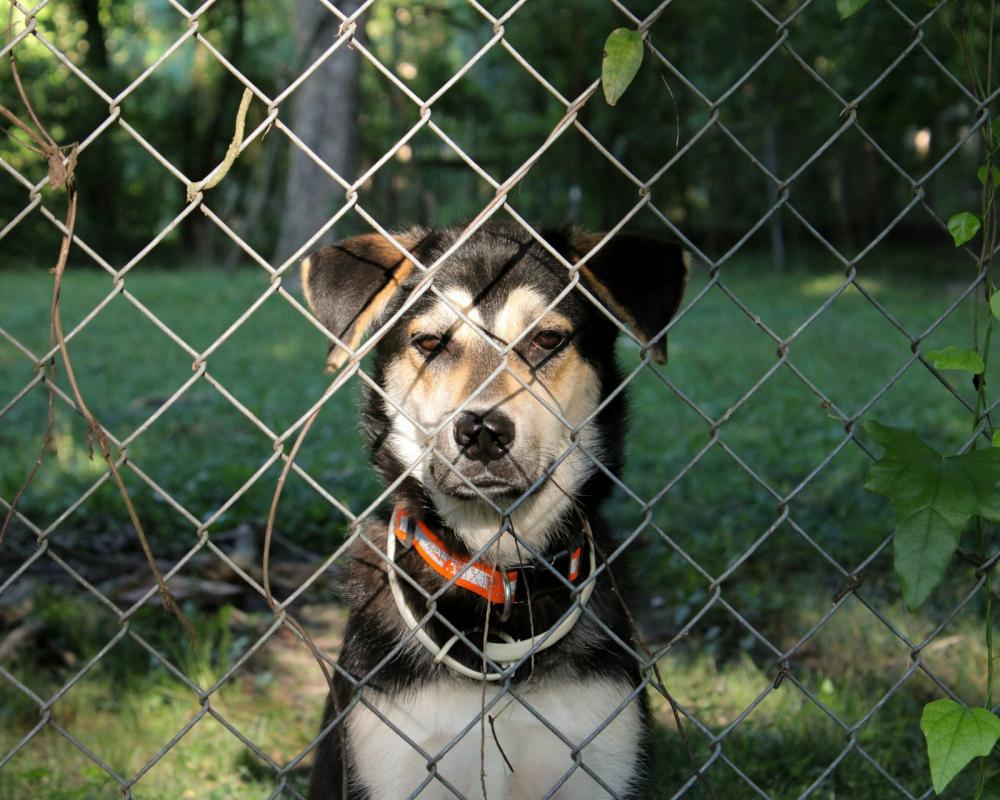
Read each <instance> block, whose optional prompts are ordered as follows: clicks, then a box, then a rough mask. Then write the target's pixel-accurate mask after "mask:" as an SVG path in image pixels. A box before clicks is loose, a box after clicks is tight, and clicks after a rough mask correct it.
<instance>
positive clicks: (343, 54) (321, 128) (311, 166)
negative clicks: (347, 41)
mask: <svg viewBox="0 0 1000 800" xmlns="http://www.w3.org/2000/svg"><path fill="white" fill-rule="evenodd" d="M359 4H360V3H359V0H343V1H342V2H338V3H337V7H338V8H339V9H340V10H341V11H342V12H343V13H344V14H351V13H353V12H354V11H355V9H357V7H358V5H359ZM339 27H340V20H339V19H338V18H337V17H335V16H334V15H333V14H331V13H330V12H329V11H327V10H326V9H325V8H324V7H323V6H322V5H321V4H319V3H317V2H315V0H296V29H297V32H298V40H299V48H300V52H301V53H302V54H303V58H302V62H301V63H302V68H303V69H306V68H308V66H309V65H310V64H312V63H313V62H314V61H315V60H316V59H317V58H319V56H320V55H321V54H322V53H323V52H325V51H326V50H327V49H328V48H329V47H330V45H332V44H333V43H334V42H335V41H336V38H337V30H338V29H339ZM362 28H363V23H361V22H359V24H358V30H359V31H360V30H361V29H362ZM358 59H359V56H358V54H357V53H356V52H355V51H354V50H351V49H350V48H348V47H347V46H346V45H343V46H341V47H340V48H339V49H338V50H337V51H336V52H335V53H334V54H333V55H331V56H330V57H329V58H328V59H327V60H326V61H324V62H323V64H322V65H320V67H319V68H318V69H317V70H316V71H315V72H314V73H313V74H312V75H310V76H309V78H308V79H307V80H306V81H305V83H303V84H302V85H301V86H300V87H298V89H296V90H295V92H293V93H292V96H291V97H290V98H289V100H288V101H286V102H285V103H283V104H282V107H281V117H282V119H283V120H285V122H286V124H287V125H288V126H289V127H290V128H291V129H292V130H293V131H294V132H295V135H296V136H298V137H299V138H300V139H301V140H302V142H303V143H304V144H305V145H306V146H307V147H308V148H309V149H310V150H312V151H313V152H314V153H315V154H316V155H317V156H319V157H320V158H321V159H322V160H323V161H324V162H325V163H326V164H327V165H328V166H330V167H331V168H332V169H333V170H334V171H335V172H336V173H337V174H338V175H340V176H341V177H343V178H345V179H346V180H348V181H353V180H354V179H355V178H356V177H357V172H358V170H357V163H356V159H355V144H356V141H355V140H356V131H357V105H358ZM289 105H291V108H290V109H289V108H288V106H289ZM289 111H290V112H291V113H290V114H289ZM289 120H290V121H289ZM289 148H290V149H289V156H288V165H287V171H286V174H285V193H284V203H283V205H282V209H281V227H280V233H279V235H278V245H277V248H276V250H275V253H274V263H275V264H276V265H277V264H281V263H283V262H284V261H285V260H286V259H287V258H289V257H290V256H292V255H293V254H294V253H295V252H296V251H298V250H299V248H301V247H302V246H303V245H304V244H305V243H306V242H307V241H308V240H309V239H310V238H311V237H312V236H313V235H314V234H315V233H316V232H317V231H318V230H319V229H320V228H321V227H322V226H323V225H324V224H325V223H326V222H327V221H328V220H329V219H330V217H331V216H332V215H333V214H334V213H335V212H336V211H337V209H339V208H340V207H341V206H342V205H343V204H344V202H345V198H346V193H345V191H344V189H343V187H341V186H340V184H338V183H336V182H335V181H334V180H333V179H332V178H330V177H329V176H328V175H327V174H326V173H325V172H323V170H322V169H320V167H319V166H317V165H316V164H315V163H314V162H313V160H312V159H311V158H310V157H309V156H307V155H306V154H305V153H304V152H302V150H300V149H299V147H298V146H297V145H295V144H293V143H291V142H289ZM324 238H326V239H329V238H331V237H330V234H329V233H328V234H327V236H326V237H324Z"/></svg>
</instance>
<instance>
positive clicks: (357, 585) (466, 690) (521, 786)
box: [303, 224, 687, 800]
mask: <svg viewBox="0 0 1000 800" xmlns="http://www.w3.org/2000/svg"><path fill="white" fill-rule="evenodd" d="M460 233H461V229H458V228H454V229H440V230H429V231H418V230H414V231H409V232H407V233H404V234H400V235H398V236H397V237H396V239H397V241H398V242H399V243H400V244H402V245H403V246H404V247H405V248H406V250H407V251H409V252H410V253H411V254H412V255H413V256H414V257H415V258H416V259H418V260H419V261H420V263H421V264H423V265H430V264H432V263H434V262H435V261H436V260H437V259H438V258H439V256H440V255H441V254H443V253H445V252H446V251H447V250H448V249H449V248H450V247H451V246H452V245H453V244H454V243H455V241H456V240H457V237H458V236H459V234H460ZM603 239H604V237H602V236H600V235H591V234H582V233H579V232H575V231H571V232H563V233H558V234H545V241H546V243H547V245H548V247H545V246H543V245H542V244H540V243H539V242H537V241H535V240H534V239H533V238H532V237H531V236H530V235H529V234H527V233H526V232H524V231H522V230H519V229H516V228H512V227H505V226H501V225H497V224H489V225H487V226H485V227H483V228H481V229H480V230H478V231H477V232H476V233H475V234H473V235H472V236H471V238H469V239H468V240H467V241H466V242H465V243H463V244H462V245H461V246H460V247H459V248H458V249H457V250H455V251H454V252H453V253H452V254H451V255H450V256H449V257H448V258H447V259H446V260H445V262H444V264H443V267H442V268H441V269H440V271H438V272H437V274H436V275H435V276H434V280H433V286H434V287H436V288H435V290H434V291H426V290H425V291H422V292H421V291H419V290H420V289H422V288H423V287H422V286H421V285H420V284H421V279H422V276H423V273H422V272H421V271H420V270H419V269H418V268H417V267H416V266H415V265H414V263H413V262H412V261H411V260H409V259H407V258H405V257H404V256H403V255H401V253H400V251H399V250H398V249H397V248H396V247H394V246H393V245H392V244H391V243H390V242H389V241H388V240H387V239H386V238H384V237H382V236H379V235H367V236H358V237H355V238H352V239H347V240H346V241H343V242H341V243H340V244H337V245H334V246H332V247H327V248H325V249H323V250H320V251H319V252H317V253H314V254H313V255H312V256H310V257H309V258H308V259H306V261H305V262H304V264H303V285H304V289H305V292H306V296H307V299H308V301H309V304H310V306H311V307H312V309H313V311H314V312H315V314H316V316H317V318H318V319H319V320H320V321H321V322H322V323H323V325H324V326H326V328H327V329H328V330H329V331H330V332H331V333H333V334H334V335H335V336H336V337H337V338H338V339H339V340H340V341H341V342H342V343H343V344H345V345H347V346H348V347H349V348H351V349H354V348H356V347H357V346H358V345H359V344H360V343H361V342H362V341H363V339H364V337H365V336H366V334H367V333H369V332H370V331H372V330H374V329H376V328H378V327H379V326H381V325H384V324H386V323H387V322H391V325H390V327H389V330H388V331H387V332H386V333H385V335H384V336H383V337H382V339H381V340H380V341H379V343H378V345H377V348H376V351H375V352H376V360H375V367H374V375H373V378H374V383H375V384H376V385H377V386H378V387H379V390H375V389H372V388H371V387H369V388H368V389H366V393H365V408H364V427H365V430H366V433H367V436H368V440H369V443H370V445H371V448H372V456H373V461H374V465H375V468H376V469H377V470H378V472H379V473H380V475H381V477H382V478H383V480H384V481H385V482H386V484H387V485H392V486H395V487H396V488H395V492H394V497H393V508H392V509H391V514H390V515H389V517H388V518H383V519H381V520H379V521H377V522H372V523H370V524H369V525H368V526H367V527H366V528H365V529H364V530H362V531H361V532H360V534H361V535H360V536H359V538H358V541H357V542H356V543H355V546H354V549H353V550H352V554H351V559H350V564H349V566H348V568H347V579H346V586H347V594H348V597H349V602H350V617H349V621H348V626H347V631H346V635H345V640H344V647H343V651H342V653H341V655H340V660H339V667H340V668H341V670H342V672H341V671H338V675H337V677H336V678H335V692H334V697H331V698H330V700H329V701H328V704H327V711H326V719H325V723H324V724H325V728H324V730H325V731H326V736H325V738H324V739H323V740H322V742H321V743H320V744H319V745H318V749H317V753H316V763H315V767H314V769H313V774H312V785H311V790H310V798H311V800H336V799H338V798H341V797H344V796H346V797H350V798H355V799H357V800H360V799H362V798H364V799H365V800H401V798H406V797H418V796H419V797H421V798H445V797H448V798H451V797H466V798H479V797H482V796H483V795H484V793H485V794H486V796H487V797H488V798H489V800H522V799H523V800H528V798H540V797H556V798H567V799H569V798H572V800H588V799H589V798H606V797H619V798H633V797H639V796H641V795H642V793H643V788H644V773H645V771H646V770H645V763H644V762H645V758H646V756H645V753H646V743H647V738H648V736H647V728H648V722H647V716H648V715H647V707H646V701H645V693H644V691H643V688H642V687H643V686H644V683H643V676H642V675H641V673H640V668H639V665H638V663H637V660H636V658H635V656H634V642H633V641H632V634H631V628H630V625H629V624H628V619H627V616H626V614H625V612H624V609H623V605H622V604H623V602H624V600H623V599H622V597H621V596H620V594H619V592H618V590H617V587H616V586H614V585H613V584H612V581H611V580H610V579H609V575H608V572H607V570H606V568H605V567H604V562H603V557H602V555H603V554H605V553H607V552H609V551H610V550H611V549H613V548H612V546H611V544H612V543H611V539H610V534H609V531H608V528H607V525H606V523H605V522H604V520H602V519H601V516H600V505H601V503H602V502H603V501H604V499H605V498H606V496H607V495H608V493H609V490H610V484H611V481H610V479H609V477H608V475H609V474H612V475H614V474H617V473H618V471H619V469H620V468H621V462H622V450H623V435H624V423H625V402H624V395H623V393H622V392H617V391H616V390H617V389H618V387H619V382H620V377H621V376H620V372H619V368H618V366H617V364H616V359H615V340H616V338H617V334H618V328H617V327H616V325H615V324H614V323H613V322H612V318H614V319H617V320H620V321H621V322H622V323H623V324H624V325H625V326H627V327H628V328H629V329H630V330H631V331H632V332H634V333H635V335H636V336H637V337H638V338H639V339H640V340H641V341H643V342H644V343H645V345H646V347H648V348H649V350H650V352H651V354H652V355H653V357H654V358H656V359H657V360H660V361H662V360H663V359H664V358H665V355H666V349H665V348H666V345H665V340H664V339H663V338H662V337H661V338H660V339H658V340H656V339H652V337H656V336H657V334H659V332H660V331H661V330H662V329H663V327H664V326H665V325H666V324H667V323H668V322H669V320H670V319H671V317H672V316H673V314H674V313H675V311H676V310H677V308H678V305H679V303H680V300H681V296H682V294H683V291H684V286H685V283H686V278H687V269H686V266H685V263H684V260H683V257H682V252H681V250H680V249H679V248H678V247H677V246H676V245H673V244H670V243H667V242H663V241H660V240H657V239H652V238H648V237H644V236H637V235H630V234H619V235H616V236H614V237H612V238H610V239H608V240H607V241H604V242H603V244H602V246H601V247H600V249H599V250H597V251H596V252H594V253H592V254H591V255H590V257H589V258H586V259H585V260H584V262H583V263H582V264H581V265H580V267H579V276H580V285H581V286H582V287H585V289H586V290H587V293H589V295H590V296H589V297H588V296H587V295H586V294H585V293H584V292H583V291H581V290H580V289H579V288H578V287H576V286H573V287H570V273H569V271H568V270H567V269H566V267H565V265H564V264H561V263H560V262H559V261H558V260H557V259H556V258H554V257H553V256H552V254H551V253H550V252H549V249H548V248H551V249H552V250H554V251H555V252H558V253H560V254H562V255H563V256H564V257H565V259H566V260H567V261H569V262H571V263H576V262H579V261H580V260H581V259H583V258H584V257H585V256H587V254H588V253H589V252H590V251H591V249H592V248H593V247H594V246H595V245H597V244H598V243H601V242H602V240H603ZM414 289H418V291H416V292H415V291H414ZM595 301H596V302H595ZM346 356H347V353H346V351H345V350H343V349H342V348H338V347H336V346H334V345H331V354H330V359H329V365H330V366H331V367H333V368H337V367H339V366H341V365H342V364H343V362H344V361H345V359H346ZM404 476H405V477H404ZM390 563H391V564H392V565H393V566H391V567H390V566H389V564H390ZM614 567H615V576H614V577H615V578H616V579H617V584H618V587H621V586H624V585H626V584H627V578H626V577H625V576H624V575H623V574H622V573H621V570H620V569H619V567H618V562H617V561H616V562H615V564H614ZM487 628H488V636H484V633H483V631H484V629H487ZM630 650H631V651H632V652H630ZM484 652H485V658H484ZM347 676H350V677H347ZM484 707H485V717H486V718H488V723H487V722H485V721H484V719H483V708H484Z"/></svg>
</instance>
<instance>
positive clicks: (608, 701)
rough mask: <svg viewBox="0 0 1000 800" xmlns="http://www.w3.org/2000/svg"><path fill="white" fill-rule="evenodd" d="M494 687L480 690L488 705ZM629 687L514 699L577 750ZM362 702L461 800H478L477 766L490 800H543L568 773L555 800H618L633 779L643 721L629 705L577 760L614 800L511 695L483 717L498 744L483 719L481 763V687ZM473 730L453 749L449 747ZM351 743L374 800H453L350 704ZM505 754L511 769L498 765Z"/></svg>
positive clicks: (592, 685)
mask: <svg viewBox="0 0 1000 800" xmlns="http://www.w3.org/2000/svg"><path fill="white" fill-rule="evenodd" d="M497 692H498V689H496V688H495V687H492V686H491V687H487V690H486V702H487V703H489V702H490V701H491V699H492V698H493V697H495V696H496V694H497ZM630 692H631V688H630V687H628V686H627V685H624V684H613V683H609V682H606V681H599V680H589V681H573V682H570V681H556V680H553V681H547V682H544V683H540V684H538V685H536V686H529V687H522V688H521V689H519V690H518V693H519V695H520V696H521V697H522V698H523V699H524V701H525V703H527V704H529V705H530V706H531V707H532V708H533V709H534V710H535V712H537V714H538V715H539V716H541V717H542V718H543V719H545V720H546V721H547V722H548V724H549V725H550V726H551V727H552V728H554V729H555V730H557V731H559V734H561V736H562V737H564V738H565V739H567V740H569V742H571V743H572V746H573V747H577V746H579V745H580V744H581V743H582V742H583V741H584V740H586V739H587V738H588V737H589V736H591V735H592V734H593V733H594V731H596V730H597V729H598V728H599V727H600V726H601V725H602V724H603V723H604V722H605V721H606V720H608V719H609V718H611V717H612V716H613V715H614V713H615V711H616V710H617V708H618V706H619V705H620V704H621V703H622V702H624V700H625V698H626V697H627V696H628V695H629V693H630ZM365 696H366V698H367V699H368V702H369V703H371V705H373V706H374V707H375V708H377V709H378V712H379V713H380V714H382V715H383V716H384V717H386V718H387V719H389V720H390V721H391V722H392V724H393V725H395V726H396V727H398V728H399V729H400V730H401V731H402V732H404V733H405V734H406V736H407V737H409V738H410V739H411V740H412V741H413V742H414V743H415V744H417V745H418V746H419V747H421V748H422V749H423V750H424V751H425V752H426V753H427V756H428V757H429V758H430V759H438V760H437V761H436V766H437V772H438V774H440V776H441V777H443V778H444V779H445V780H447V781H448V783H450V784H451V785H452V786H453V787H454V788H455V789H456V790H457V791H458V792H460V793H461V795H462V796H463V797H465V798H468V800H478V798H481V797H482V796H483V789H482V784H481V778H480V769H481V767H482V766H485V772H486V789H487V796H488V798H489V800H527V798H537V797H543V796H545V795H547V794H548V793H549V792H550V791H551V790H552V788H553V787H554V786H556V784H559V783H560V782H561V781H563V778H564V777H566V776H567V773H570V774H569V776H568V777H567V778H566V780H565V782H563V783H562V784H561V785H560V787H559V789H558V790H557V791H556V793H555V795H554V797H555V798H557V800H597V799H598V798H602V799H603V798H609V797H614V796H622V795H624V794H625V793H626V792H627V791H628V789H629V786H630V785H631V784H632V782H633V781H634V780H635V779H636V778H637V777H638V775H637V772H638V765H637V755H638V747H639V739H640V735H641V728H642V724H641V721H640V717H639V709H638V707H637V705H636V704H635V703H632V704H630V705H628V706H627V707H626V708H625V709H624V710H622V712H621V713H620V714H618V715H617V716H615V717H614V719H613V720H612V721H611V722H610V723H609V724H608V726H607V727H606V728H604V729H603V730H602V731H601V732H600V734H599V735H598V736H596V737H595V738H594V740H593V741H591V742H589V743H588V744H587V746H586V747H585V748H584V749H583V750H582V751H581V760H582V763H584V764H586V765H587V767H588V768H589V769H590V770H591V771H593V772H594V774H596V775H598V776H599V777H600V779H601V781H603V782H604V783H605V784H606V785H607V786H608V787H610V788H611V790H612V791H613V792H614V795H611V794H608V792H607V791H606V790H605V789H604V788H603V787H602V786H601V785H600V784H599V783H597V782H596V781H595V780H594V779H593V778H591V777H590V775H588V774H587V772H586V771H584V770H582V769H580V768H579V767H576V766H575V763H574V761H573V758H572V756H571V746H570V745H568V744H566V742H565V741H563V739H561V738H560V737H559V736H557V735H556V734H555V733H554V732H553V731H552V730H550V729H549V728H548V727H546V726H545V725H544V724H543V723H542V722H541V721H540V720H539V719H538V717H537V716H535V714H533V713H532V712H531V711H529V710H528V709H527V708H526V706H525V705H524V704H522V703H521V702H520V700H518V699H517V698H515V697H513V696H512V695H510V694H508V695H506V696H505V697H502V698H501V699H500V701H499V702H498V703H497V704H496V705H494V706H493V707H492V708H491V709H489V710H488V711H487V715H488V716H490V717H493V720H494V722H493V727H494V728H495V730H496V740H494V737H493V733H492V731H491V728H490V724H489V721H488V720H487V722H486V731H485V756H484V758H483V759H481V757H480V748H481V746H482V742H483V739H482V734H481V731H480V724H479V715H480V709H481V707H482V705H481V704H482V688H481V686H479V685H476V684H474V683H471V682H468V681H460V680H456V679H444V680H441V681H438V682H435V683H433V684H431V685H429V686H425V687H423V688H421V689H417V690H414V691H409V692H404V693H402V694H400V695H395V696H389V695H385V694H381V693H379V692H376V691H374V690H366V694H365ZM470 725H471V727H470V729H469V730H468V731H467V732H465V733H464V734H463V735H461V737H460V738H459V739H458V741H457V743H455V744H454V745H453V746H452V742H453V740H454V739H455V738H456V737H457V736H459V734H460V733H461V732H462V731H463V730H464V729H465V728H466V727H467V726H470ZM347 737H348V746H349V747H350V748H351V752H352V754H353V757H354V763H355V765H356V772H357V777H358V779H359V781H360V783H362V784H363V785H364V786H365V787H366V788H367V789H368V791H369V793H370V795H371V797H372V798H378V799H379V800H395V798H403V797H410V796H416V797H420V798H421V800H444V798H449V800H450V799H451V798H454V797H455V795H454V794H453V793H452V792H451V791H450V790H449V789H448V788H447V787H446V786H445V785H444V784H443V783H442V782H441V781H440V780H438V779H436V778H431V779H430V781H429V782H428V783H427V784H426V785H425V786H424V787H423V788H422V790H421V791H420V792H419V793H418V794H416V795H414V794H413V793H414V792H416V791H417V790H418V788H420V787H421V784H422V783H424V781H426V780H427V778H428V775H429V774H430V773H429V772H428V766H427V762H428V760H429V759H428V757H425V756H423V755H421V754H420V753H419V752H418V751H417V750H415V749H414V748H413V747H412V746H411V745H410V744H409V743H408V742H407V741H406V740H405V739H403V738H402V737H400V735H399V734H398V733H396V732H395V731H394V730H393V729H392V728H391V727H389V726H388V725H387V724H385V722H383V721H382V719H380V718H379V716H378V715H377V714H375V713H373V712H372V711H371V710H370V709H368V708H367V707H365V706H364V705H360V704H359V705H357V706H356V707H355V708H354V710H353V711H352V712H351V713H350V715H349V716H348V718H347ZM497 742H499V744H500V747H501V748H503V752H504V753H505V754H506V756H507V758H508V759H509V760H510V763H511V766H513V768H514V772H513V773H512V772H511V771H510V770H509V769H508V768H507V766H506V764H505V763H504V759H503V756H502V755H501V753H500V749H499V748H498V747H497Z"/></svg>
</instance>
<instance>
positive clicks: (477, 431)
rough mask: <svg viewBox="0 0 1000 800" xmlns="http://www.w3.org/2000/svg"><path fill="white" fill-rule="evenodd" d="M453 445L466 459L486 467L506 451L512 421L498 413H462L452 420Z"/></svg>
mask: <svg viewBox="0 0 1000 800" xmlns="http://www.w3.org/2000/svg"><path fill="white" fill-rule="evenodd" d="M455 441H456V442H457V443H458V446H459V447H460V448H461V449H462V453H463V454H464V455H465V456H466V457H467V458H471V459H472V460H473V461H481V462H482V463H483V464H488V463H489V462H491V461H496V460H497V459H499V458H500V457H501V456H503V455H504V454H505V453H506V452H507V450H508V449H509V448H510V443H511V442H513V441H514V420H512V419H511V418H510V417H508V416H507V415H506V414H504V413H503V412H501V411H487V412H485V413H476V412H475V411H463V412H462V413H461V414H459V415H458V418H457V419H456V420H455Z"/></svg>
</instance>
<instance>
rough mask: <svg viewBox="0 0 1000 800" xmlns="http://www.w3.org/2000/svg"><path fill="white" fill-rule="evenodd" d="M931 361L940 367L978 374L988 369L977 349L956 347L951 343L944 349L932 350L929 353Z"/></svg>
mask: <svg viewBox="0 0 1000 800" xmlns="http://www.w3.org/2000/svg"><path fill="white" fill-rule="evenodd" d="M927 357H928V358H929V359H930V360H931V363H932V364H933V365H934V366H935V367H937V368H938V369H960V370H962V371H963V372H971V373H972V374H973V375H978V374H979V373H981V372H982V371H983V370H985V369H986V365H985V364H984V363H983V358H982V356H980V355H979V353H977V352H976V351H975V350H969V349H967V348H964V347H955V345H953V344H950V345H948V346H947V347H946V348H945V349H944V350H932V351H931V352H929V353H928V354H927Z"/></svg>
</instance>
